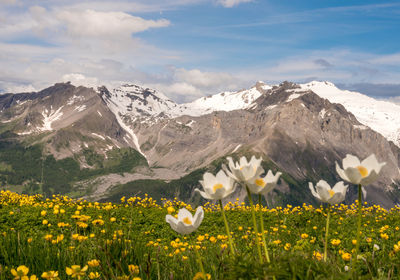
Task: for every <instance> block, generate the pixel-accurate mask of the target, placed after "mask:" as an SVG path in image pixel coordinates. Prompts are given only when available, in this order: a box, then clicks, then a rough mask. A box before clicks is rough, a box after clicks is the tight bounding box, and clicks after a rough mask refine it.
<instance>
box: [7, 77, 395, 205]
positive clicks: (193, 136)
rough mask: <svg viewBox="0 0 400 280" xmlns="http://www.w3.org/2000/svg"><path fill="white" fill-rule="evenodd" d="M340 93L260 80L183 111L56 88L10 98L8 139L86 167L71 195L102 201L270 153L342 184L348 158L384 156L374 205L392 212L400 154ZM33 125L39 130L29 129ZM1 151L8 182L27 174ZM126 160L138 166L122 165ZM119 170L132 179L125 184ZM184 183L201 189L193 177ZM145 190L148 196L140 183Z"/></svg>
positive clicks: (144, 98)
mask: <svg viewBox="0 0 400 280" xmlns="http://www.w3.org/2000/svg"><path fill="white" fill-rule="evenodd" d="M313 87H317V88H318V89H319V94H318V90H315V91H317V93H316V92H314V90H312V88H313ZM336 90H338V89H337V88H336V87H335V86H334V85H333V84H329V83H327V82H318V83H317V82H314V84H312V83H310V84H304V85H302V84H295V83H290V82H284V83H281V84H279V85H275V86H269V85H266V84H264V83H262V82H258V83H257V84H256V85H255V86H254V87H251V88H250V89H247V90H246V89H244V90H241V91H238V92H225V93H220V94H217V95H214V96H211V97H208V98H201V99H199V100H197V101H196V102H192V103H186V104H176V103H175V102H173V101H172V100H170V99H168V98H167V97H166V96H165V95H163V94H161V93H159V92H157V91H155V90H151V89H148V88H143V87H140V86H136V85H131V84H123V85H122V86H120V87H118V88H117V89H108V88H106V87H100V88H98V89H96V90H93V89H89V88H85V87H75V86H73V85H71V84H69V83H65V84H56V85H54V86H53V87H50V88H47V89H45V90H43V91H41V92H38V93H33V94H25V95H5V96H0V120H1V122H0V140H2V137H3V135H4V137H3V140H4V141H6V140H5V139H6V138H5V136H6V135H14V136H15V139H20V140H18V141H21V143H25V144H24V145H27V146H31V145H41V147H43V151H42V158H43V155H45V156H46V157H49V156H51V155H53V156H54V157H55V160H56V163H57V162H58V161H60V160H64V161H65V160H68V161H69V162H70V163H72V162H74V166H77V165H78V166H79V165H80V169H81V170H87V171H84V172H86V173H85V174H87V175H84V176H83V175H79V176H78V175H76V176H75V177H76V178H83V179H84V180H83V181H68V182H69V183H68V184H69V185H68V186H66V187H65V188H66V189H68V190H69V191H75V192H78V193H79V194H80V195H82V194H84V196H85V197H88V198H90V197H92V198H95V199H102V198H103V199H104V198H107V196H108V195H110V194H112V193H113V189H114V188H115V186H117V185H119V184H120V183H122V182H123V183H126V184H127V187H128V186H132V187H133V185H131V184H129V180H130V179H132V180H134V181H138V180H153V179H164V180H171V179H172V180H175V179H177V178H179V177H182V178H185V176H189V175H188V174H197V175H196V176H198V172H197V173H196V170H203V169H204V168H208V167H209V165H210V164H211V163H212V162H213V161H221V160H222V159H223V158H225V157H226V156H227V155H231V154H232V155H240V154H251V153H256V154H259V155H262V156H263V157H264V159H265V160H267V161H268V162H269V163H271V164H273V165H274V166H275V168H277V170H281V171H285V172H287V174H288V176H289V175H290V176H291V178H292V179H291V180H292V181H293V180H294V181H297V182H303V181H304V180H312V181H315V180H317V179H318V178H321V177H322V176H326V177H327V178H328V179H327V180H328V181H330V182H331V183H332V182H334V181H335V180H337V179H338V178H337V176H336V175H335V174H334V172H333V171H332V170H334V162H335V161H337V160H340V158H342V157H344V155H345V154H346V153H352V154H356V155H358V156H359V157H366V156H368V155H369V153H372V152H374V153H376V155H377V157H378V158H379V159H380V160H381V161H383V160H385V161H387V162H388V165H387V168H386V170H385V171H384V172H383V177H382V179H381V180H380V181H379V182H378V183H377V184H376V185H374V186H371V187H370V188H369V189H370V190H369V194H370V199H371V200H375V201H377V202H379V203H381V204H382V205H386V206H390V205H392V204H393V203H395V202H396V201H397V200H396V198H394V197H393V193H396V192H398V188H399V187H400V184H398V183H397V182H400V170H399V166H400V149H399V147H398V146H396V145H395V144H394V142H392V143H390V142H389V141H388V139H387V138H384V137H383V136H382V135H381V134H379V133H376V132H375V131H374V130H372V129H370V128H369V127H367V126H365V125H364V124H363V123H362V122H360V121H359V120H358V119H357V116H356V115H355V114H353V113H352V112H351V111H349V110H347V108H346V107H345V106H344V105H341V104H339V103H332V102H330V101H329V99H327V98H324V97H321V95H324V94H325V96H327V95H328V94H327V93H326V92H328V93H330V94H331V95H332V93H334V92H335V91H336ZM22 97H23V98H22ZM29 98H30V99H29ZM331 99H332V98H331ZM29 100H31V101H29ZM24 101H26V102H25V103H23V104H21V103H22V102H24ZM371 102H372V101H371ZM345 105H346V104H345ZM222 109H223V110H222ZM378 119H379V118H378ZM28 123H30V126H31V127H33V126H34V125H36V130H35V129H28V127H29V125H27V124H28ZM38 128H41V129H38ZM42 128H46V130H43V129H42ZM10 133H11V134H10ZM13 133H14V134H13ZM18 133H19V134H18ZM30 139H35V141H33V140H30ZM121 149H122V150H123V151H125V152H119V150H121ZM129 149H134V150H135V151H137V152H138V155H136V154H135V153H134V152H133V151H131V150H129ZM1 152H2V151H1V150H0V167H1V165H4V166H5V171H1V170H0V175H1V174H3V173H4V176H5V177H4V180H5V181H7V178H8V177H7V176H12V174H13V173H12V171H13V170H15V169H16V168H17V167H16V166H15V164H16V163H11V162H10V161H7V160H8V159H7V157H2V158H4V159H5V160H3V161H2V160H1ZM38 160H39V162H40V159H38ZM143 160H145V161H146V164H144V163H143ZM124 162H126V163H129V165H128V166H129V167H128V168H127V167H124V166H123V165H121V164H123V163H124ZM110 166H114V167H112V168H110ZM60 168H61V169H60V172H64V173H68V172H72V171H70V170H69V169H68V168H67V169H63V167H60ZM74 168H75V169H74V170H75V171H73V172H75V174H78V173H79V172H80V171H77V170H76V167H74ZM0 169H1V168H0ZM10 170H11V171H10ZM90 170H92V171H90ZM118 170H121V172H122V173H121V174H120V175H119V176H115V172H118ZM122 170H123V171H122ZM89 171H90V172H89ZM77 172H78V173H77ZM193 172H194V173H193ZM81 173H82V172H81ZM124 173H125V174H126V175H124ZM90 174H92V175H90ZM96 174H97V175H96ZM113 174H114V175H113ZM99 176H100V177H99ZM121 176H122V177H121ZM193 176H194V175H193ZM123 177H126V178H123ZM128 178H130V179H128ZM152 178H153V179H152ZM196 178H197V177H196ZM35 180H36V181H34V184H40V182H39V181H37V180H38V179H37V177H36V179H35ZM178 181H179V180H178ZM178 181H177V182H178ZM294 181H293V182H294ZM138 182H139V181H138ZM146 182H148V181H146ZM179 182H191V183H190V186H192V187H193V186H194V185H195V183H194V182H192V181H191V179H190V178H189V179H187V180H186V179H185V180H183V181H179ZM282 184H283V189H284V191H282V192H280V194H279V195H283V193H285V195H287V194H291V195H292V197H293V194H294V193H296V194H297V195H300V196H301V193H302V190H301V188H302V187H301V186H300V185H299V183H296V184H294V183H293V184H290V185H289V186H288V185H287V184H286V185H285V184H284V183H283V182H282ZM150 185H151V184H150ZM172 185H173V186H175V187H176V184H175V183H174V184H172ZM172 185H171V186H172ZM163 186H164V187H167V186H170V185H168V184H164V185H163ZM138 187H140V188H144V189H145V186H143V185H140V184H139V186H138V185H137V184H136V185H134V188H135V189H137V188H138ZM188 187H189V186H188ZM122 189H123V188H122ZM144 189H143V190H144ZM161 191H162V190H161ZM181 191H182V193H186V194H188V192H187V191H183V190H181ZM82 192H83V193H82ZM399 192H400V191H399ZM91 194H92V195H93V196H91ZM115 195H116V194H115V191H114V195H113V197H115ZM191 195H194V194H191ZM237 195H238V196H239V197H242V196H240V194H237ZM243 197H244V196H243ZM190 199H191V198H190ZM307 199H311V198H307Z"/></svg>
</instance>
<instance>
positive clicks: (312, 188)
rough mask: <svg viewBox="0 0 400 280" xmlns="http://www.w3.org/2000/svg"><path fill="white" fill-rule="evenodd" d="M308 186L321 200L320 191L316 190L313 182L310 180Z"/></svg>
mask: <svg viewBox="0 0 400 280" xmlns="http://www.w3.org/2000/svg"><path fill="white" fill-rule="evenodd" d="M308 187H309V189H310V191H311V193H312V195H313V196H315V197H316V198H318V199H319V200H321V197H320V196H319V194H318V193H317V192H316V191H315V189H314V185H313V183H311V182H309V183H308Z"/></svg>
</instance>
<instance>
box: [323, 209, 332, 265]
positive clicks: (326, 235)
mask: <svg viewBox="0 0 400 280" xmlns="http://www.w3.org/2000/svg"><path fill="white" fill-rule="evenodd" d="M330 217H331V206H330V205H329V207H328V214H327V217H326V227H325V248H324V262H326V258H327V256H328V238H329V219H330Z"/></svg>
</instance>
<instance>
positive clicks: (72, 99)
mask: <svg viewBox="0 0 400 280" xmlns="http://www.w3.org/2000/svg"><path fill="white" fill-rule="evenodd" d="M84 100H85V97H84V96H77V95H74V96H72V97H70V98H69V99H68V100H67V105H72V104H74V103H76V102H81V101H84Z"/></svg>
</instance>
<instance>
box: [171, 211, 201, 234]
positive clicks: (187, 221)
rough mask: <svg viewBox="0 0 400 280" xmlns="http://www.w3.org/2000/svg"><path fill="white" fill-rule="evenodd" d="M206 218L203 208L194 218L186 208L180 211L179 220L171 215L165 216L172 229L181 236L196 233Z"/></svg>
mask: <svg viewBox="0 0 400 280" xmlns="http://www.w3.org/2000/svg"><path fill="white" fill-rule="evenodd" d="M203 218H204V211H203V207H201V206H199V207H197V209H196V213H195V214H194V217H193V216H192V213H190V212H189V211H188V210H187V209H186V208H182V209H179V211H178V218H174V217H173V216H171V215H167V216H165V221H166V222H167V223H169V224H170V226H171V228H172V229H173V230H175V231H176V232H178V233H180V234H189V233H192V232H193V231H195V230H196V229H197V228H198V227H199V226H200V224H201V222H202V221H203Z"/></svg>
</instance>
